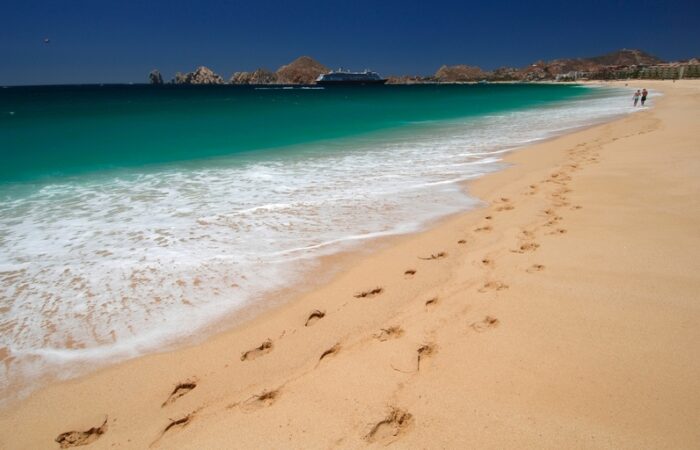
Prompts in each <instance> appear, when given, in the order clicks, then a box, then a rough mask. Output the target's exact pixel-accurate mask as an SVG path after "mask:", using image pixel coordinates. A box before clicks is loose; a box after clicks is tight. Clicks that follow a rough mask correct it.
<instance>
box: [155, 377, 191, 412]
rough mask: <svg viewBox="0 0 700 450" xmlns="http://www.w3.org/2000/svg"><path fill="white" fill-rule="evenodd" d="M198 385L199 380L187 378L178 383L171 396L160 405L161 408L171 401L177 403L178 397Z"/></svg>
mask: <svg viewBox="0 0 700 450" xmlns="http://www.w3.org/2000/svg"><path fill="white" fill-rule="evenodd" d="M196 387H197V382H196V381H194V380H187V381H184V382H182V383H178V385H177V386H175V389H173V391H172V392H171V393H170V396H169V397H168V399H167V400H165V401H164V402H163V404H162V405H160V407H161V408H164V407H166V406H168V405H170V404H171V403H175V400H177V399H178V398H180V397H182V396H184V395H185V394H187V393H188V392H190V391H191V390H192V389H194V388H196Z"/></svg>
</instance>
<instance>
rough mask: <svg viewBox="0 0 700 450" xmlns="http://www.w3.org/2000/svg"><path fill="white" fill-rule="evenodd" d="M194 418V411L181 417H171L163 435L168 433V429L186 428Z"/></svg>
mask: <svg viewBox="0 0 700 450" xmlns="http://www.w3.org/2000/svg"><path fill="white" fill-rule="evenodd" d="M192 419H194V412H192V413H189V414H187V415H186V416H184V417H181V418H179V419H170V423H169V424H168V425H167V426H166V427H165V428H164V429H163V432H162V433H161V436H162V435H164V434H165V433H167V432H168V431H172V430H178V429H182V428H185V427H186V426H187V425H189V424H190V422H192Z"/></svg>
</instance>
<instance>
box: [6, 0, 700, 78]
mask: <svg viewBox="0 0 700 450" xmlns="http://www.w3.org/2000/svg"><path fill="white" fill-rule="evenodd" d="M2 3H3V4H4V5H3V6H5V8H3V10H4V11H6V13H5V14H3V16H2V17H0V58H2V61H3V65H2V66H1V67H0V85H6V86H10V85H35V84H82V83H130V82H134V83H143V82H146V81H147V75H148V73H149V72H150V71H151V70H152V69H158V70H160V72H161V73H162V74H163V77H164V78H165V79H167V80H169V79H171V78H172V77H173V76H174V74H175V73H176V72H190V71H192V70H194V69H195V68H196V67H198V66H207V67H209V68H211V69H212V70H214V71H215V72H216V73H218V74H220V75H221V76H222V77H223V78H224V79H226V80H228V78H229V77H230V76H231V74H233V73H234V72H238V71H252V70H255V69H257V68H267V69H269V70H273V71H274V70H276V69H277V68H278V67H280V66H281V65H283V64H287V63H289V62H290V61H292V60H294V59H295V58H297V57H299V56H302V55H307V56H310V57H312V58H314V59H316V60H317V61H319V62H321V63H322V64H324V65H326V66H327V67H329V68H336V67H341V66H342V67H347V68H351V69H357V70H361V69H364V68H371V69H373V70H376V71H378V72H380V73H382V74H383V75H387V76H388V75H430V74H433V73H434V72H435V71H436V70H437V69H438V68H439V67H440V66H441V65H443V64H447V65H454V64H467V65H472V66H479V67H481V68H483V69H485V70H491V69H494V68H496V67H499V66H511V67H522V66H525V65H527V64H530V63H532V62H534V61H536V60H540V59H542V60H552V59H557V58H578V57H590V56H597V55H601V54H604V53H608V52H611V51H615V50H619V49H621V48H633V49H639V50H643V51H646V52H648V53H650V54H652V55H655V56H658V57H659V58H661V59H664V60H679V59H688V58H692V57H698V56H700V48H698V43H699V42H700V29H699V28H698V27H697V26H696V24H697V22H698V21H700V4H698V3H697V2H686V1H682V2H678V3H676V4H674V6H673V8H669V7H668V6H667V4H665V3H662V2H645V3H644V4H643V5H641V6H640V5H639V4H638V3H635V4H632V3H630V2H624V1H623V2H618V3H615V4H608V3H601V4H600V5H595V6H592V7H588V8H581V7H578V6H577V7H573V6H571V5H562V4H560V3H555V2H538V3H537V4H536V5H524V4H522V3H516V2H513V3H512V4H504V3H499V4H497V5H496V4H482V3H475V4H465V3H460V2H453V1H447V2H444V3H443V4H441V5H440V7H439V8H435V7H429V6H427V5H425V4H422V3H417V2H415V3H410V2H409V3H407V2H397V1H394V0H391V1H385V2H381V3H377V2H367V1H359V2H354V3H343V4H334V3H333V2H329V1H325V2H321V1H310V2H305V4H304V5H303V6H298V5H297V6H289V5H288V4H285V3H283V2H279V1H276V0H271V1H269V2H266V3H265V4H263V5H255V6H250V5H247V4H246V5H239V4H236V3H235V2H227V1H221V0H212V1H210V2H208V3H207V6H206V7H202V6H198V5H195V4H192V3H191V2H185V1H182V0H172V1H170V2H163V1H151V2H142V1H134V0H131V1H123V2H120V3H118V4H113V2H107V1H86V0H75V1H72V2H70V3H69V4H68V3H66V2H61V1H55V0H44V1H36V0H28V1H25V2H22V3H17V2H14V3H10V2H9V1H5V0H3V1H2ZM10 5H11V6H10ZM45 39H48V40H49V42H48V43H46V42H45V41H44V40H45Z"/></svg>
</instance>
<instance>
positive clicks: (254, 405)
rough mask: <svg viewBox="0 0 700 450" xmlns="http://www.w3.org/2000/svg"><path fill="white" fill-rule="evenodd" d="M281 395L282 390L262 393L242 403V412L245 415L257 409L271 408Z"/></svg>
mask: <svg viewBox="0 0 700 450" xmlns="http://www.w3.org/2000/svg"><path fill="white" fill-rule="evenodd" d="M280 393H281V391H280V389H273V390H269V391H262V392H261V393H260V394H256V395H253V396H252V397H250V398H249V399H247V400H246V401H244V402H243V403H241V411H243V412H245V413H250V412H253V411H255V410H257V409H260V408H264V407H268V406H271V405H272V404H273V403H275V402H276V401H277V399H278V398H279V396H280ZM231 406H235V405H231Z"/></svg>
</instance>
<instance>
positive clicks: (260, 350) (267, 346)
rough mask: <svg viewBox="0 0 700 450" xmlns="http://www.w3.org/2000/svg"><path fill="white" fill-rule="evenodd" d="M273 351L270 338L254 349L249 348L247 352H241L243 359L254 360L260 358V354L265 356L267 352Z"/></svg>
mask: <svg viewBox="0 0 700 450" xmlns="http://www.w3.org/2000/svg"><path fill="white" fill-rule="evenodd" d="M271 351H272V341H271V340H270V339H268V340H266V341H265V342H263V343H262V344H260V345H259V346H258V347H255V348H254V349H251V350H248V351H247V352H243V353H242V354H241V361H252V360H254V359H255V358H258V357H260V356H263V355H265V354H267V353H270V352H271Z"/></svg>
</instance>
